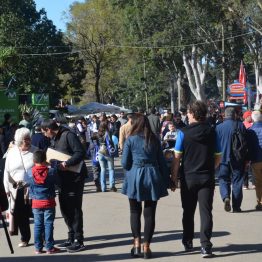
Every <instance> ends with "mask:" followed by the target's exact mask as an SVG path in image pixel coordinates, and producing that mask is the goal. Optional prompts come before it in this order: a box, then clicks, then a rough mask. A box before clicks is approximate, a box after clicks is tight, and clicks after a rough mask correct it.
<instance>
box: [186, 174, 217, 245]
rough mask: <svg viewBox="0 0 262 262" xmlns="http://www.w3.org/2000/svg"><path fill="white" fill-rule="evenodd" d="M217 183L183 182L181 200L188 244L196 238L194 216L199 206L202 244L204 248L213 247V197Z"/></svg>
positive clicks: (208, 181)
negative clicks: (211, 240)
mask: <svg viewBox="0 0 262 262" xmlns="http://www.w3.org/2000/svg"><path fill="white" fill-rule="evenodd" d="M214 189H215V182H214V180H213V179H212V178H211V179H203V180H185V179H182V180H181V200H182V207H183V210H184V212H183V219H182V223H183V239H182V242H183V243H186V242H188V241H192V240H193V238H194V215H195V210H196V206H197V202H198V204H199V212H200V223H201V226H200V242H201V246H202V247H205V248H206V247H208V246H212V243H211V242H210V239H211V236H212V230H213V216H212V209H213V197H214Z"/></svg>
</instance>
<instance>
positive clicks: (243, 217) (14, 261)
mask: <svg viewBox="0 0 262 262" xmlns="http://www.w3.org/2000/svg"><path fill="white" fill-rule="evenodd" d="M116 162H117V163H116V166H117V178H118V179H117V188H118V189H119V191H120V188H121V183H122V170H121V168H120V167H119V161H116ZM119 191H118V192H117V193H113V192H106V193H96V192H95V187H94V185H93V183H92V182H91V179H90V178H89V180H88V181H87V183H86V185H85V192H84V201H83V212H84V232H85V237H86V238H85V245H86V250H85V251H83V252H80V253H75V254H68V253H66V252H64V253H59V254H55V255H35V254H34V246H33V238H32V240H31V242H30V246H29V247H26V248H18V247H17V244H18V243H19V237H18V236H14V237H12V242H13V246H14V250H15V254H13V255H11V254H10V251H9V248H8V245H7V242H6V240H5V235H4V230H3V228H0V261H4V262H24V261H36V262H46V261H48V262H53V261H56V262H67V261H73V262H80V261H89V262H91V261H134V259H131V258H130V255H129V254H130V249H131V244H132V240H131V234H130V226H129V208H128V201H127V198H126V197H125V196H124V195H122V194H121V193H120V192H119ZM255 204H256V203H255V191H254V190H245V191H244V200H243V205H242V209H243V213H241V214H235V213H234V214H233V213H226V212H225V211H224V210H223V204H222V201H221V200H220V195H219V189H218V187H216V192H215V199H214V212H213V215H214V233H213V238H212V242H213V245H214V250H213V251H214V253H215V257H214V258H212V259H215V260H217V261H223V262H226V261H230V262H231V261H232V262H234V261H237V262H242V261H243V262H256V261H257V262H260V261H262V212H256V211H254V206H255ZM181 218H182V209H181V202H180V194H179V190H177V191H176V192H175V193H172V192H170V194H169V196H168V197H165V198H163V199H161V200H160V201H159V203H158V208H157V218H156V232H155V235H154V239H153V243H152V245H151V248H152V251H153V252H154V253H153V255H154V258H153V259H152V261H163V262H165V261H167V262H168V261H172V262H173V261H176V262H180V261H190V262H195V261H203V258H201V256H200V253H199V249H200V243H199V239H198V237H199V213H198V210H197V212H196V216H195V231H196V239H195V240H194V247H195V248H194V252H192V253H190V254H186V253H184V252H183V248H182V245H181V233H182V231H181V230H182V225H181ZM32 229H33V225H32ZM32 232H33V230H32ZM66 236H67V228H66V226H65V224H64V221H63V218H62V217H61V214H60V210H59V207H57V216H56V220H55V233H54V237H55V240H56V241H57V243H59V242H61V241H63V240H65V239H66ZM135 260H137V261H142V259H135Z"/></svg>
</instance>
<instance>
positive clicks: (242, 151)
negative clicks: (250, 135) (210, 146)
mask: <svg viewBox="0 0 262 262" xmlns="http://www.w3.org/2000/svg"><path fill="white" fill-rule="evenodd" d="M247 155H248V147H247V132H246V130H245V129H244V130H243V129H240V128H239V126H238V122H237V121H236V122H235V127H234V131H233V134H232V141H231V159H232V160H235V161H236V162H241V161H244V160H246V158H247Z"/></svg>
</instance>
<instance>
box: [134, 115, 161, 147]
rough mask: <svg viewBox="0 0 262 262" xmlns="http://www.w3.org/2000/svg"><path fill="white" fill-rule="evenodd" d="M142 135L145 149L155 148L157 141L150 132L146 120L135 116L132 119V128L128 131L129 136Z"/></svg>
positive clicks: (144, 117) (142, 116) (141, 116)
mask: <svg viewBox="0 0 262 262" xmlns="http://www.w3.org/2000/svg"><path fill="white" fill-rule="evenodd" d="M134 135H142V136H143V137H144V139H145V149H148V148H149V146H151V145H153V146H156V145H157V144H158V139H157V137H156V136H155V134H154V133H153V132H152V130H151V127H150V124H149V121H148V118H147V117H146V116H144V115H141V114H135V116H134V118H133V119H132V127H131V130H130V136H134Z"/></svg>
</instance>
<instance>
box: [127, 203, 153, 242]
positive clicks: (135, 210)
mask: <svg viewBox="0 0 262 262" xmlns="http://www.w3.org/2000/svg"><path fill="white" fill-rule="evenodd" d="M129 204H130V224H131V230H132V235H133V238H141V214H142V202H138V201H136V199H129ZM156 206H157V201H150V200H148V201H144V220H145V225H144V242H146V243H151V240H152V237H153V234H154V231H155V216H156Z"/></svg>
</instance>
